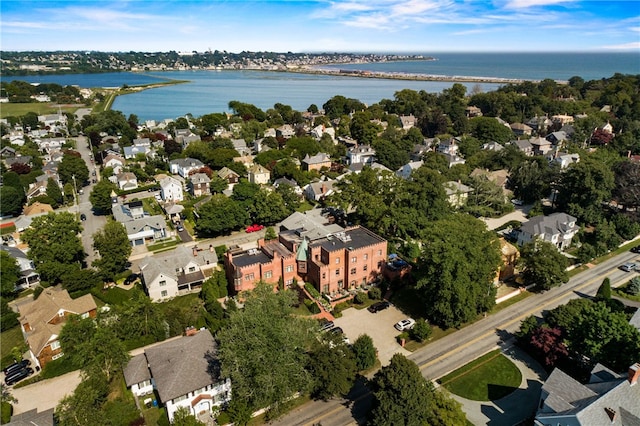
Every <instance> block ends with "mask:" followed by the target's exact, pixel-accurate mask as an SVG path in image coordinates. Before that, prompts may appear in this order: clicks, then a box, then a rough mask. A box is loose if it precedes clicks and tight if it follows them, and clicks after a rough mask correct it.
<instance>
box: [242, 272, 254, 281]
mask: <svg viewBox="0 0 640 426" xmlns="http://www.w3.org/2000/svg"><path fill="white" fill-rule="evenodd" d="M253 279H254V275H253V272H252V273H250V274H247V275H245V277H244V280H245V281H253Z"/></svg>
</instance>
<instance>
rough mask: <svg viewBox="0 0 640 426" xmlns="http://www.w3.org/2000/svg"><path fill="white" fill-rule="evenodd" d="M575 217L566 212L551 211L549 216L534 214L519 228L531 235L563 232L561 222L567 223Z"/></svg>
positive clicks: (573, 220)
mask: <svg viewBox="0 0 640 426" xmlns="http://www.w3.org/2000/svg"><path fill="white" fill-rule="evenodd" d="M576 220H577V219H576V218H575V217H573V216H571V215H568V214H566V213H553V214H550V215H549V216H534V217H532V218H531V219H529V220H528V221H526V222H525V223H523V224H522V226H521V227H520V229H521V230H522V231H523V232H526V233H528V234H531V235H542V234H553V233H559V232H564V231H565V229H564V228H563V226H562V224H569V223H571V222H574V223H575V221H576Z"/></svg>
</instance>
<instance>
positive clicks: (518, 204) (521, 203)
mask: <svg viewBox="0 0 640 426" xmlns="http://www.w3.org/2000/svg"><path fill="white" fill-rule="evenodd" d="M511 203H512V204H513V205H514V206H521V205H523V204H524V202H523V201H522V200H518V199H517V198H514V199H512V200H511Z"/></svg>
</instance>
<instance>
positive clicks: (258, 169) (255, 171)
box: [249, 164, 271, 175]
mask: <svg viewBox="0 0 640 426" xmlns="http://www.w3.org/2000/svg"><path fill="white" fill-rule="evenodd" d="M249 173H252V174H254V175H256V174H265V173H268V174H271V172H269V170H267V169H266V168H265V167H262V166H261V165H260V164H254V165H253V166H251V167H250V168H249Z"/></svg>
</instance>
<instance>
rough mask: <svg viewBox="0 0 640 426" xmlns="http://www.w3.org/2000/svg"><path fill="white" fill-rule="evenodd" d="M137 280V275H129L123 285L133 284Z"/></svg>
mask: <svg viewBox="0 0 640 426" xmlns="http://www.w3.org/2000/svg"><path fill="white" fill-rule="evenodd" d="M138 278H139V276H138V274H131V275H129V276H128V277H127V278H126V279H125V280H124V284H125V285H129V284H133V283H134V282H135V281H136V280H137V279H138Z"/></svg>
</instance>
